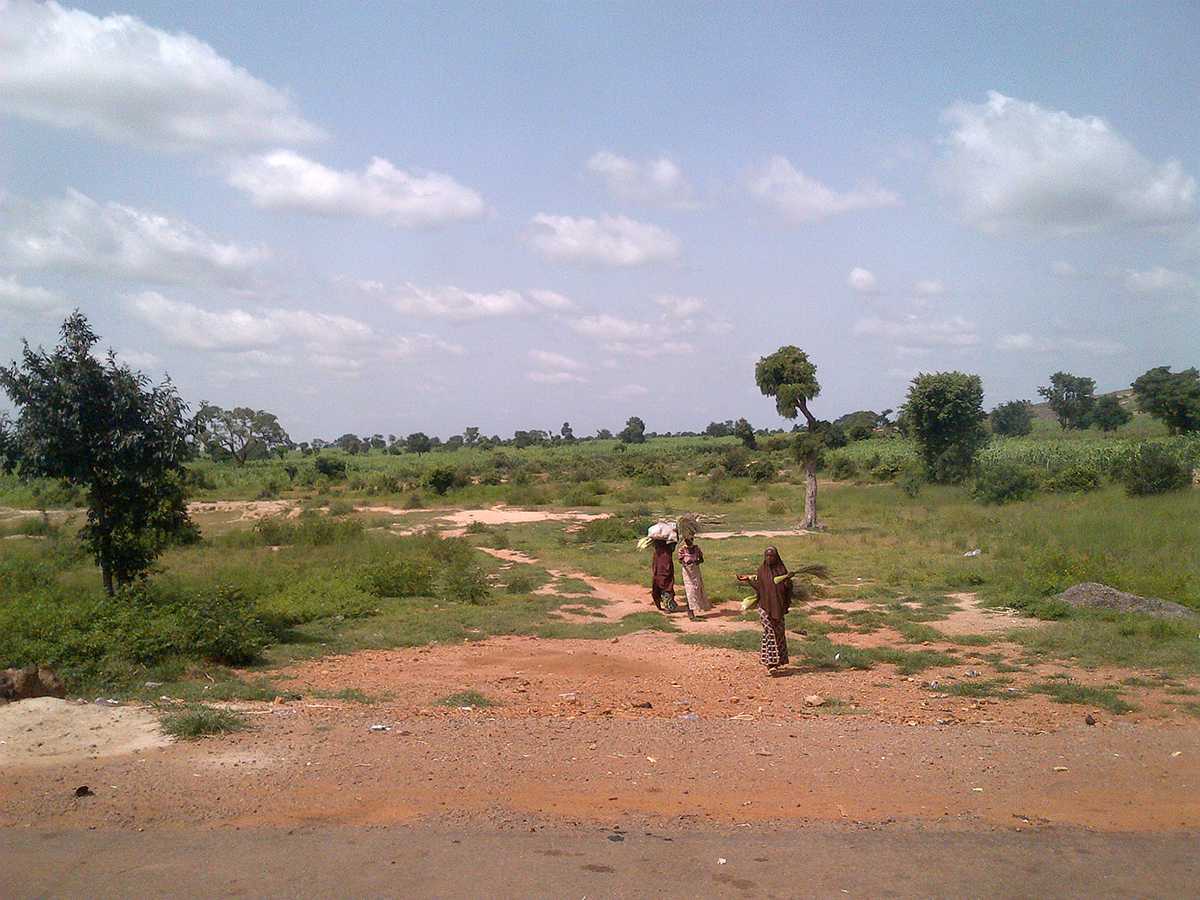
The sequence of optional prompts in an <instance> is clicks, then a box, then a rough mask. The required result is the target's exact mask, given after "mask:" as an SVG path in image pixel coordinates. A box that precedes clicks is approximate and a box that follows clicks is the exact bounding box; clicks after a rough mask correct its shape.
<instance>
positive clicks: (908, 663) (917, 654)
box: [865, 647, 958, 675]
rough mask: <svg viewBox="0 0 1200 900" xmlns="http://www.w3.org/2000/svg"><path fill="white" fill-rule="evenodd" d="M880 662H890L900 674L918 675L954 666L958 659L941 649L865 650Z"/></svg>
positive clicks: (882, 648)
mask: <svg viewBox="0 0 1200 900" xmlns="http://www.w3.org/2000/svg"><path fill="white" fill-rule="evenodd" d="M865 652H866V653H868V654H869V655H870V656H871V657H872V658H873V659H876V660H878V661H879V662H884V663H890V664H892V665H893V666H895V667H896V671H897V673H899V674H900V675H916V674H917V673H918V672H924V671H925V670H926V669H934V668H938V667H940V666H953V665H956V664H957V663H958V660H957V659H955V658H954V657H953V656H951V655H949V654H948V653H943V652H941V651H940V650H902V649H900V648H897V647H872V648H870V649H869V650H866V651H865Z"/></svg>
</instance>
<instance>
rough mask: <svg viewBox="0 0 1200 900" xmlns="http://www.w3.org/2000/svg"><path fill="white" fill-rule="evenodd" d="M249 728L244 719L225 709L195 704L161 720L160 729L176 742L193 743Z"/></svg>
mask: <svg viewBox="0 0 1200 900" xmlns="http://www.w3.org/2000/svg"><path fill="white" fill-rule="evenodd" d="M248 727H249V725H248V723H247V722H246V719H245V717H243V716H239V715H238V714H237V713H235V712H231V711H229V710H227V709H215V708H213V707H211V706H204V705H202V704H196V705H194V706H189V707H187V708H186V709H181V710H179V711H178V712H171V713H167V714H166V715H165V716H163V718H162V729H163V731H164V732H165V733H167V734H169V735H170V736H171V737H173V738H176V739H178V740H184V741H194V740H197V739H199V738H202V737H207V736H208V735H213V734H230V733H231V732H234V731H245V730H246V729H247V728H248Z"/></svg>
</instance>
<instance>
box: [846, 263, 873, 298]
mask: <svg viewBox="0 0 1200 900" xmlns="http://www.w3.org/2000/svg"><path fill="white" fill-rule="evenodd" d="M846 285H847V286H848V287H850V288H853V289H854V290H856V291H858V293H860V294H875V293H878V292H879V282H878V281H877V280H876V278H875V273H874V272H870V271H868V270H867V269H860V268H858V267H857V266H856V267H855V268H853V269H851V270H850V274H849V275H847V276H846Z"/></svg>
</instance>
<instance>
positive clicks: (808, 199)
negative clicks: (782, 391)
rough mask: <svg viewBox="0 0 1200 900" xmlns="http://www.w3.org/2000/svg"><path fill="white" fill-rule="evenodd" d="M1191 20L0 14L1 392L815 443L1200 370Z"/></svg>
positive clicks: (1124, 13)
mask: <svg viewBox="0 0 1200 900" xmlns="http://www.w3.org/2000/svg"><path fill="white" fill-rule="evenodd" d="M1197 34H1200V9H1198V8H1197V7H1196V6H1195V5H1188V4H1139V5H1136V6H1130V5H1127V4H1100V3H1096V4H1087V5H1068V4H1005V5H1004V7H1003V9H999V8H996V5H982V4H980V5H971V4H961V3H954V4H932V3H930V4H907V5H900V4H865V3H864V4H854V5H850V4H837V5H827V6H819V5H814V4H806V5H751V4H724V5H716V4H712V5H701V4H667V3H662V4H653V5H651V4H611V3H609V4H584V3H574V4H534V3H510V4H472V5H466V4H461V5H455V4H439V5H438V6H437V7H436V8H435V7H433V6H432V5H430V6H424V5H416V4H409V5H400V4H394V3H373V4H366V3H364V4H341V5H333V4H327V3H313V4H294V3H291V4H285V3H274V4H220V3H215V2H214V3H204V4H169V3H124V4H121V5H119V6H115V7H114V6H113V5H111V0H110V3H105V4H103V5H101V4H94V3H83V4H81V5H79V6H58V5H54V4H33V3H28V2H24V0H22V2H14V0H7V2H6V0H0V357H2V358H5V359H7V358H11V357H12V356H13V355H14V354H16V353H17V352H18V350H19V346H20V344H19V340H20V338H21V337H23V336H24V337H28V338H30V339H31V340H32V341H34V342H35V343H37V342H43V343H44V342H51V341H52V340H53V338H54V334H55V329H56V327H57V324H58V322H59V321H61V317H62V312H63V310H65V309H69V308H71V307H74V306H78V307H79V308H81V309H82V310H83V311H84V312H86V313H87V314H88V315H89V317H90V318H91V319H92V321H93V323H94V325H95V327H96V328H97V330H98V331H99V332H100V333H101V334H102V335H103V337H104V339H105V342H106V343H107V344H110V345H111V346H113V347H114V348H116V349H117V351H118V353H119V354H120V355H122V356H124V357H125V358H127V359H128V360H129V361H131V362H132V363H134V364H136V365H138V366H139V367H141V368H143V369H145V370H146V371H147V372H148V373H150V374H152V375H155V376H157V375H160V374H161V373H163V372H169V373H170V374H171V376H172V377H173V378H174V379H175V381H176V382H177V383H178V384H179V386H180V389H181V390H182V392H183V393H184V395H185V397H187V398H188V399H189V400H191V401H192V402H194V403H195V402H198V401H199V400H201V399H206V400H210V401H212V402H216V403H219V404H221V405H225V406H231V405H250V406H254V407H260V408H266V409H269V410H272V411H274V412H276V413H278V414H279V415H280V417H281V419H282V421H283V422H284V424H285V426H286V427H287V428H288V429H289V431H290V432H291V433H292V436H293V437H294V438H296V439H305V438H308V437H312V436H317V435H319V436H325V437H332V436H336V435H337V434H340V433H342V432H344V431H356V432H358V433H370V432H376V431H379V432H383V433H399V434H404V433H407V432H410V431H415V430H418V429H419V430H425V431H428V432H431V433H440V434H442V435H448V434H452V433H455V432H458V431H461V429H462V428H463V427H464V426H466V425H478V426H480V427H481V428H482V429H483V430H484V431H485V432H487V433H496V432H498V433H501V434H510V433H511V432H512V431H513V430H514V429H516V428H555V429H557V427H558V425H559V424H560V423H561V422H562V421H564V420H569V421H571V422H572V424H573V425H574V427H575V430H576V432H577V433H580V434H582V433H586V432H590V431H594V430H595V429H596V428H599V427H608V428H613V429H615V428H617V427H619V426H620V425H621V424H622V423H623V422H624V420H625V418H626V417H628V416H629V415H635V414H636V415H640V416H641V417H642V418H644V419H645V420H646V422H647V424H648V426H649V427H650V428H651V429H656V430H678V429H685V428H692V429H698V428H703V426H704V425H705V424H706V423H707V422H708V421H710V420H712V419H725V418H731V417H737V416H742V415H745V416H747V417H749V418H750V419H751V421H753V422H754V423H755V424H758V425H775V424H778V423H779V420H778V418H777V417H776V416H775V414H774V411H773V408H772V405H771V404H770V402H769V401H768V400H766V399H764V398H762V397H761V396H760V395H759V394H758V392H757V390H756V389H755V387H754V383H753V364H754V361H755V360H756V359H757V358H758V357H759V356H760V355H762V354H764V353H768V352H770V351H772V350H774V349H775V348H776V347H778V346H779V345H781V344H786V343H794V344H797V345H799V346H801V347H803V348H804V349H806V350H807V351H808V352H809V354H810V355H811V356H812V358H813V359H814V361H815V362H816V363H817V365H818V369H819V376H820V379H821V382H822V385H823V391H822V395H821V397H820V399H819V400H818V401H817V402H816V403H815V404H814V408H815V409H816V410H817V411H818V414H819V415H822V416H828V417H833V416H835V415H837V414H839V413H842V412H846V411H849V410H852V409H858V408H864V407H866V408H874V409H881V408H884V407H894V406H897V405H899V403H900V402H902V399H903V396H904V392H905V388H906V385H907V382H908V380H909V379H910V378H911V377H912V376H913V375H914V374H915V373H916V372H918V371H936V370H941V369H961V370H966V371H971V372H978V373H979V374H981V375H982V376H983V378H984V384H985V388H986V390H987V399H988V403H989V405H990V404H994V403H997V402H1001V401H1003V400H1007V399H1014V398H1021V397H1025V398H1034V397H1035V392H1036V388H1037V386H1038V385H1039V384H1044V383H1046V382H1047V380H1048V377H1049V374H1050V373H1052V372H1054V371H1056V370H1057V369H1060V368H1065V369H1068V370H1071V371H1075V372H1078V373H1080V374H1087V375H1090V376H1092V377H1094V378H1095V379H1096V380H1097V382H1098V384H1099V386H1100V387H1101V388H1102V389H1111V388H1116V387H1122V386H1125V385H1127V384H1128V383H1129V382H1130V380H1132V378H1134V377H1136V376H1137V375H1138V374H1140V373H1141V372H1143V371H1145V370H1146V369H1147V368H1149V367H1150V366H1153V365H1161V364H1169V365H1173V366H1177V367H1178V366H1187V365H1194V364H1197V363H1200V360H1198V359H1197V358H1196V354H1197V348H1200V213H1198V209H1200V206H1198V203H1200V199H1198V198H1197V184H1196V177H1197V172H1200V158H1198V157H1200V152H1198V148H1200V117H1197V116H1196V115H1195V112H1194V111H1195V102H1196V97H1197V95H1198V93H1200V66H1196V65H1195V62H1194V52H1193V45H1194V39H1195V36H1196V35H1197Z"/></svg>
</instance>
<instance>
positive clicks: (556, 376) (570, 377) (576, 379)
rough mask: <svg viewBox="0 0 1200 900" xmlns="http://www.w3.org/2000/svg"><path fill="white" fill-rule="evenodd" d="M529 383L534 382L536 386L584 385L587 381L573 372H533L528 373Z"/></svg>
mask: <svg viewBox="0 0 1200 900" xmlns="http://www.w3.org/2000/svg"><path fill="white" fill-rule="evenodd" d="M528 376H529V380H530V381H536V382H537V383H538V384H585V383H586V382H587V379H585V378H583V377H582V376H580V375H576V374H575V373H574V372H541V371H534V372H529V373H528Z"/></svg>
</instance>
